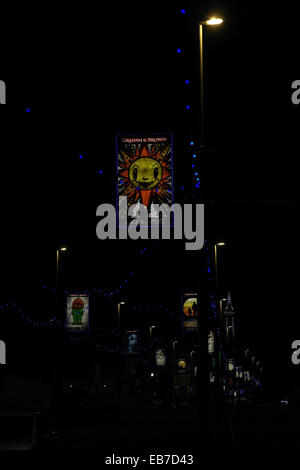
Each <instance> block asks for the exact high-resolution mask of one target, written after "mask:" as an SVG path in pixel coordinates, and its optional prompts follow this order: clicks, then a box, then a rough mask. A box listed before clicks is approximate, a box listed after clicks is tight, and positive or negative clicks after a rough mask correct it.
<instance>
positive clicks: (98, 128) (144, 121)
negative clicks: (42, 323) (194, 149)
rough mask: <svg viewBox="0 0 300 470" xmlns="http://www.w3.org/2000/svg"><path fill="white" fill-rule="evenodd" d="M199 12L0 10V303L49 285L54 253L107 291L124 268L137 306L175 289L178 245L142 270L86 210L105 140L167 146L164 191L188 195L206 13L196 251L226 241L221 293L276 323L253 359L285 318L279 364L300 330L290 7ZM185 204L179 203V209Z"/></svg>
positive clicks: (111, 156) (106, 179) (91, 209)
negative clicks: (171, 143) (169, 164)
mask: <svg viewBox="0 0 300 470" xmlns="http://www.w3.org/2000/svg"><path fill="white" fill-rule="evenodd" d="M182 6H185V5H180V7H182ZM211 7H213V2H202V3H200V2H199V8H198V9H197V8H193V9H191V10H189V9H188V8H187V9H188V14H187V15H180V14H179V13H178V12H179V9H178V8H175V7H172V8H171V9H170V8H169V9H165V10H164V9H161V8H160V7H156V6H154V5H152V6H151V7H150V6H149V7H146V6H144V7H140V8H122V9H120V8H100V7H99V8H98V9H88V8H81V9H76V8H74V9H73V13H72V14H71V13H70V12H69V11H60V13H59V14H58V13H57V11H55V9H54V8H53V9H52V10H51V11H46V8H45V9H43V7H41V10H40V11H39V12H36V11H35V13H34V12H33V10H32V11H31V10H30V8H29V9H27V7H26V11H23V12H21V11H20V12H19V13H18V14H16V13H15V12H12V11H7V21H5V27H4V28H2V29H1V33H0V41H1V44H4V47H2V48H1V54H0V57H1V63H0V78H1V79H4V80H5V81H6V82H7V90H8V91H7V99H8V102H9V105H7V106H6V107H5V109H3V107H1V126H2V129H3V133H2V148H3V152H2V159H1V164H2V166H3V167H2V175H4V176H3V184H2V185H1V190H2V194H1V195H2V202H3V204H2V220H3V222H4V223H3V229H2V236H3V244H2V247H3V249H2V266H3V269H2V273H3V286H4V287H5V289H4V291H6V292H9V295H12V294H13V293H14V291H15V290H20V289H21V290H23V289H24V286H25V289H28V288H30V287H31V286H32V285H34V286H36V285H38V283H39V282H48V283H51V282H53V281H54V273H55V248H56V245H57V244H59V243H61V242H62V243H68V244H69V245H71V246H72V254H71V255H70V257H69V258H68V260H67V261H66V266H65V267H66V277H68V276H69V280H71V279H73V280H74V279H75V280H76V282H77V283H80V282H85V284H92V285H103V284H104V285H107V286H108V285H112V286H113V287H114V285H115V282H117V283H118V282H119V281H120V280H122V279H123V278H124V276H125V275H126V273H127V272H128V271H130V270H132V271H138V272H139V273H141V276H139V279H141V277H142V279H143V282H141V280H140V281H139V282H138V281H137V285H135V286H134V289H138V290H140V289H141V295H145V296H146V297H147V298H148V297H149V295H150V293H151V292H152V288H153V287H152V286H153V279H155V287H156V289H157V290H158V291H159V292H160V294H159V295H161V296H162V295H163V289H164V286H165V285H166V284H167V285H168V288H167V293H168V294H167V295H171V292H173V291H174V286H175V289H176V290H177V289H179V284H180V282H177V281H176V280H178V277H179V279H182V277H180V276H183V275H182V273H183V272H184V273H186V270H185V269H183V267H184V264H185V258H184V256H183V254H182V253H181V254H178V253H177V251H178V250H177V246H175V245H174V244H170V247H168V248H167V249H166V255H165V259H164V263H163V267H161V265H160V267H159V268H158V264H159V261H160V260H161V252H160V253H159V256H158V255H155V254H154V255H153V256H152V257H148V258H145V259H144V260H142V261H141V260H140V258H139V257H138V256H136V255H135V252H136V245H133V244H132V243H130V244H128V245H126V247H125V245H124V243H123V244H122V243H118V242H113V241H112V242H107V243H106V242H105V245H104V242H102V243H101V242H100V241H99V240H97V239H96V238H95V227H96V217H95V210H96V207H97V206H98V205H99V204H101V203H103V202H113V200H114V196H115V187H114V184H112V182H113V178H114V169H115V148H114V143H115V140H114V136H115V135H116V134H117V133H123V132H124V133H128V132H131V133H143V132H163V131H170V132H173V133H174V138H175V148H174V171H175V181H176V182H177V187H180V186H181V185H184V186H185V188H186V189H187V188H190V187H191V185H192V178H191V176H192V171H191V152H190V150H189V148H188V145H187V143H188V141H189V138H190V137H193V138H194V139H196V141H197V134H198V130H199V86H198V83H199V76H198V68H199V67H198V62H197V60H198V41H197V35H196V31H197V30H196V24H197V15H198V18H200V16H201V14H202V15H203V14H205V13H206V12H207V13H208V12H209V11H214V12H217V13H220V14H221V15H222V16H224V17H225V18H226V19H227V21H226V23H224V25H222V27H219V28H210V29H207V30H206V31H205V38H204V39H205V56H204V59H205V92H206V102H205V105H206V132H207V133H206V136H207V147H208V149H209V154H208V156H209V159H208V169H209V174H208V183H209V184H208V195H207V199H208V200H209V201H210V202H209V203H208V204H207V208H206V210H207V220H206V223H207V225H206V238H207V239H208V240H210V241H211V242H213V241H214V240H220V239H224V240H225V241H226V242H227V247H226V248H224V251H223V255H222V257H220V261H221V260H222V263H223V264H222V267H220V279H221V281H220V282H221V286H222V287H221V288H222V290H223V291H224V292H225V291H226V290H228V289H230V290H231V291H232V295H233V299H234V303H235V305H236V309H237V311H238V313H239V315H240V316H241V317H243V318H247V317H254V318H257V319H259V318H260V317H261V318H266V317H267V318H268V317H270V318H272V319H273V320H272V321H271V322H269V323H268V326H267V327H266V326H265V327H264V328H265V329H264V330H263V332H262V331H261V332H260V334H258V337H259V338H260V337H261V339H260V340H259V342H260V344H261V346H262V345H263V341H264V337H268V339H267V340H266V345H267V346H266V349H267V348H268V347H269V346H270V344H271V342H270V341H271V340H270V338H271V335H272V334H273V333H272V331H274V334H275V335H277V336H276V337H277V338H278V339H279V340H280V331H282V326H280V324H279V323H278V319H282V321H283V322H284V329H285V330H286V335H285V339H284V341H282V342H281V344H280V345H279V346H278V347H279V348H281V349H282V350H284V351H286V347H287V351H288V347H289V346H286V345H287V344H289V343H288V342H287V341H288V340H287V339H286V338H287V337H288V336H289V335H290V334H291V333H293V334H295V335H297V329H295V328H297V327H298V330H299V326H300V325H299V322H298V321H297V315H298V308H299V307H298V305H299V302H298V298H297V297H298V279H299V273H298V271H299V268H298V266H299V249H298V246H299V245H298V215H299V203H298V202H297V200H300V198H299V194H298V192H299V189H298V188H299V185H298V178H299V176H298V151H299V149H298V124H299V119H300V108H299V109H298V108H297V107H296V106H293V105H292V103H291V83H292V81H293V80H296V79H298V78H299V75H298V73H299V65H300V63H299V62H300V59H299V54H298V51H297V47H298V44H299V36H300V32H299V28H298V27H297V15H296V14H295V11H294V10H292V9H291V8H290V7H289V6H286V8H285V10H284V11H283V9H282V7H280V8H279V7H276V5H274V4H273V5H272V8H268V7H267V6H264V7H262V6H261V5H260V4H259V3H257V4H255V3H253V2H251V3H250V2H248V3H244V2H243V3H241V2H240V4H239V3H238V2H236V3H234V2H226V8H222V5H221V3H219V4H216V7H215V8H211ZM283 17H284V18H291V19H290V21H289V22H284V21H282V20H283ZM178 47H181V48H182V51H183V52H182V54H180V55H179V54H177V53H176V49H177V48H178ZM186 78H189V79H190V80H191V84H190V86H189V87H186V86H185V85H184V80H185V79H186ZM186 104H191V106H192V109H191V112H190V113H189V114H186V112H185V105H186ZM27 107H30V108H31V112H30V113H26V112H25V110H26V108H27ZM79 154H83V155H84V159H83V160H79V159H78V155H79ZM99 169H102V170H103V174H102V175H100V174H99V173H98V171H99ZM188 194H189V191H188V189H187V191H185V194H184V195H182V194H181V193H180V194H179V195H178V198H179V199H180V200H182V198H185V200H186V201H189V195H188ZM175 198H176V196H175ZM251 201H252V202H251ZM263 201H264V202H263ZM272 201H273V202H272ZM275 201H277V202H275ZM141 246H142V245H141ZM174 252H175V253H176V256H174ZM171 267H172V269H170V268H171ZM174 267H175V268H174ZM168 269H169V271H168ZM165 270H167V272H168V276H167V282H166V274H165V273H166V271H165ZM170 271H171V272H170ZM83 272H84V274H82V273H83ZM194 276H196V273H194ZM87 279H88V281H87ZM83 280H84V281H83ZM70 282H71V281H70ZM257 324H258V323H257ZM269 325H271V326H269ZM269 329H270V330H271V331H270V333H269Z"/></svg>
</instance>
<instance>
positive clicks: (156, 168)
mask: <svg viewBox="0 0 300 470" xmlns="http://www.w3.org/2000/svg"><path fill="white" fill-rule="evenodd" d="M162 174H163V169H162V166H161V164H160V163H159V162H158V161H156V160H154V159H153V158H148V157H144V158H139V159H138V160H135V161H134V162H133V163H132V164H131V166H130V168H129V179H130V181H131V183H132V184H133V185H134V186H135V187H136V188H139V189H142V190H143V189H153V188H155V187H156V186H157V185H158V184H159V182H160V181H161V179H162Z"/></svg>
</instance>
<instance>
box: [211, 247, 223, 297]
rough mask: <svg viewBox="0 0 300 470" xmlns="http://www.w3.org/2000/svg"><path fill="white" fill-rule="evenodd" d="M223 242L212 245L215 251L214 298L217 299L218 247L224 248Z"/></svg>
mask: <svg viewBox="0 0 300 470" xmlns="http://www.w3.org/2000/svg"><path fill="white" fill-rule="evenodd" d="M225 245H226V244H225V243H224V242H219V243H216V244H215V245H214V249H215V278H216V298H218V246H219V247H220V246H225Z"/></svg>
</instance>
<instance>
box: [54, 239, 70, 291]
mask: <svg viewBox="0 0 300 470" xmlns="http://www.w3.org/2000/svg"><path fill="white" fill-rule="evenodd" d="M61 251H68V248H67V247H65V246H62V247H61V248H58V249H57V250H56V292H57V291H58V287H59V258H60V256H59V253H60V252H61Z"/></svg>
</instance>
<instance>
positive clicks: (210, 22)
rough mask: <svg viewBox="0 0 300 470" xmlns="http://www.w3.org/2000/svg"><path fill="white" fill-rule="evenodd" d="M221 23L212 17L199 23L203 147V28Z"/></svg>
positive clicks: (202, 142) (220, 19)
mask: <svg viewBox="0 0 300 470" xmlns="http://www.w3.org/2000/svg"><path fill="white" fill-rule="evenodd" d="M221 23H223V20H222V18H216V17H212V18H210V19H208V20H206V21H200V23H199V46H200V118H201V125H200V126H201V127H200V145H201V146H202V147H204V80H203V26H215V25H219V24H221Z"/></svg>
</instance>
